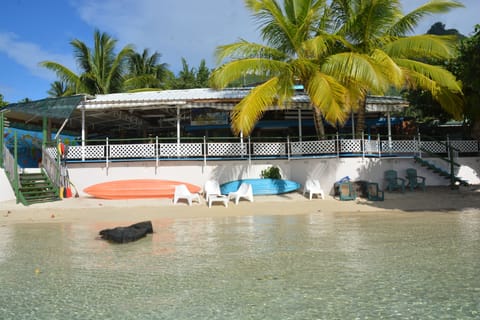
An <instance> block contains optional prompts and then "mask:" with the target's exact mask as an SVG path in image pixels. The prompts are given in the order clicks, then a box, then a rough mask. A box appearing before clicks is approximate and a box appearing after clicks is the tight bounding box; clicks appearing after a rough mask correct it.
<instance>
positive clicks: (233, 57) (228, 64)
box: [211, 0, 347, 137]
mask: <svg viewBox="0 0 480 320" xmlns="http://www.w3.org/2000/svg"><path fill="white" fill-rule="evenodd" d="M245 4H246V7H247V8H248V9H249V10H250V11H251V12H252V14H253V17H254V18H255V19H256V20H257V21H258V22H259V27H260V32H261V36H262V39H263V41H264V42H265V44H257V43H251V42H247V41H245V40H240V41H238V42H236V43H232V44H229V45H224V46H220V47H218V48H217V50H216V55H217V59H218V62H219V63H223V65H221V66H220V67H218V68H216V69H215V70H214V71H213V72H212V76H211V84H212V86H213V87H216V88H224V87H226V86H228V85H229V84H231V83H234V82H238V81H241V80H242V79H244V78H245V77H247V76H252V75H254V76H257V77H259V78H262V79H266V81H264V82H262V83H261V84H259V85H257V86H256V87H255V88H253V89H252V90H251V91H250V93H249V94H248V95H247V96H246V97H245V98H244V99H242V101H240V103H239V104H237V105H236V106H235V108H234V109H233V110H232V113H231V115H230V117H231V120H232V130H233V132H234V133H235V134H240V133H241V132H243V133H244V134H246V135H248V134H250V133H251V131H252V130H253V129H254V127H255V124H256V122H257V121H258V120H259V119H260V118H261V117H262V115H263V113H264V112H265V111H266V110H267V109H268V108H269V107H270V106H272V105H278V106H281V107H283V106H288V105H289V104H290V102H291V101H292V98H293V96H294V94H295V90H294V85H295V84H297V83H300V84H302V85H303V86H304V88H305V92H306V93H307V94H308V96H309V97H310V100H311V103H312V105H313V107H314V111H315V112H314V117H315V125H316V129H317V134H318V135H319V137H324V135H325V130H324V127H323V120H322V117H325V119H326V120H327V121H329V122H330V123H332V124H337V123H338V122H340V123H343V122H344V121H345V119H346V110H345V106H346V104H345V102H346V101H345V96H346V93H347V91H346V89H345V87H344V86H343V85H342V84H341V83H339V82H338V81H337V79H335V78H333V77H331V76H330V75H329V74H328V73H326V72H323V71H322V69H321V68H320V67H321V66H322V65H323V64H328V61H326V60H325V58H326V57H328V56H329V54H330V53H331V52H332V50H333V48H334V44H335V41H334V37H332V36H330V35H328V34H325V33H323V32H322V31H323V28H324V22H325V16H326V14H327V13H328V7H327V5H326V1H324V0H284V1H283V6H281V5H280V4H279V3H278V1H275V0H245Z"/></svg>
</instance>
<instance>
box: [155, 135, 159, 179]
mask: <svg viewBox="0 0 480 320" xmlns="http://www.w3.org/2000/svg"><path fill="white" fill-rule="evenodd" d="M159 154H160V146H159V145H158V136H155V175H156V174H157V170H158V163H159V159H158V157H159Z"/></svg>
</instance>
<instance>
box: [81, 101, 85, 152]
mask: <svg viewBox="0 0 480 320" xmlns="http://www.w3.org/2000/svg"><path fill="white" fill-rule="evenodd" d="M84 161H85V106H83V107H82V162H84Z"/></svg>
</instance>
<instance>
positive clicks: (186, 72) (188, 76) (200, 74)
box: [173, 58, 210, 89]
mask: <svg viewBox="0 0 480 320" xmlns="http://www.w3.org/2000/svg"><path fill="white" fill-rule="evenodd" d="M209 77H210V70H209V69H208V68H207V65H206V63H205V60H204V59H202V60H201V61H200V66H199V67H198V69H195V68H190V66H189V65H188V63H187V60H186V59H185V58H182V70H180V72H179V73H178V76H177V77H176V79H175V80H174V82H173V89H192V88H206V87H208V84H209V81H208V79H209Z"/></svg>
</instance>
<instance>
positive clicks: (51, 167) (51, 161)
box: [42, 147, 62, 187]
mask: <svg viewBox="0 0 480 320" xmlns="http://www.w3.org/2000/svg"><path fill="white" fill-rule="evenodd" d="M57 154H58V152H57V148H54V147H47V148H45V147H44V148H43V149H42V168H43V169H44V170H45V173H46V174H47V176H48V177H49V178H50V180H51V181H52V183H53V184H54V185H55V186H57V187H60V186H61V185H62V183H61V181H60V180H61V179H60V165H59V163H58V160H57Z"/></svg>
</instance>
